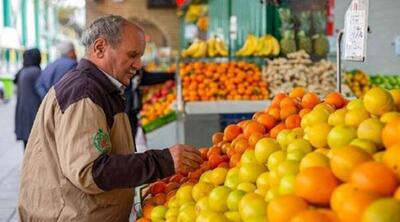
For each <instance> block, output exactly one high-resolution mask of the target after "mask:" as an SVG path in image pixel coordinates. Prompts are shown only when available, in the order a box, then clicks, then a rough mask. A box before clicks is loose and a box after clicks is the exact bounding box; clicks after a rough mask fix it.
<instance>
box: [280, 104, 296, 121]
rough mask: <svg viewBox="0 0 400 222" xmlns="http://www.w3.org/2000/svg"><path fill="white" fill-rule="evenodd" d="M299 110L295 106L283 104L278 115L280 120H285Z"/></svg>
mask: <svg viewBox="0 0 400 222" xmlns="http://www.w3.org/2000/svg"><path fill="white" fill-rule="evenodd" d="M298 112H299V110H298V109H297V107H296V106H293V105H289V106H284V107H282V108H281V110H280V113H279V116H280V119H281V120H285V119H286V118H288V117H289V116H290V115H293V114H297V113H298Z"/></svg>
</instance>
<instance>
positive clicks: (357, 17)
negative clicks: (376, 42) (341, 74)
mask: <svg viewBox="0 0 400 222" xmlns="http://www.w3.org/2000/svg"><path fill="white" fill-rule="evenodd" d="M367 29H368V1H367V0H364V1H358V0H353V2H352V3H351V5H350V7H349V9H348V10H347V12H346V17H345V24H344V59H345V60H350V61H359V62H363V61H364V60H365V57H366V53H367V33H368V30H367Z"/></svg>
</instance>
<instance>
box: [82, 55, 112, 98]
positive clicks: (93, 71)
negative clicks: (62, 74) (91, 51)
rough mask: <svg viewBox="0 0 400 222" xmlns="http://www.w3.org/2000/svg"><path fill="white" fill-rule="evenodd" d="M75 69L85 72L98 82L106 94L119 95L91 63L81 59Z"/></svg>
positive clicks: (104, 75) (107, 79)
mask: <svg viewBox="0 0 400 222" xmlns="http://www.w3.org/2000/svg"><path fill="white" fill-rule="evenodd" d="M77 69H79V70H87V71H88V72H89V73H90V74H91V75H92V76H93V77H94V79H95V80H96V81H98V82H99V83H100V84H101V85H102V86H103V87H104V89H105V90H106V91H107V92H108V93H120V89H118V88H117V87H116V86H115V85H114V84H113V83H112V82H111V81H110V79H109V78H107V76H106V74H104V73H103V72H102V71H101V70H100V69H99V68H98V67H97V66H96V65H95V64H94V63H93V62H91V61H90V60H88V59H81V60H80V61H79V63H78V66H77Z"/></svg>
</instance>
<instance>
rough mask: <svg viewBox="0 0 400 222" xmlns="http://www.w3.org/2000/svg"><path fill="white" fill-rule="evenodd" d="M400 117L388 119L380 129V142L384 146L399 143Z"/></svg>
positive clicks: (387, 146)
mask: <svg viewBox="0 0 400 222" xmlns="http://www.w3.org/2000/svg"><path fill="white" fill-rule="evenodd" d="M399 135H400V117H396V118H395V119H393V120H392V121H389V122H388V123H387V124H386V125H385V127H384V128H383V130H382V142H383V144H384V145H385V147H386V148H389V147H391V146H393V145H395V144H397V143H400V137H399Z"/></svg>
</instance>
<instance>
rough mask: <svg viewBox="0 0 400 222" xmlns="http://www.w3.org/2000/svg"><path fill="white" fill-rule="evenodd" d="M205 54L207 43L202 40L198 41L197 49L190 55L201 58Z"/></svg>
mask: <svg viewBox="0 0 400 222" xmlns="http://www.w3.org/2000/svg"><path fill="white" fill-rule="evenodd" d="M206 55H207V43H206V42H204V41H200V42H199V49H198V50H197V51H196V52H195V53H194V54H193V55H192V57H193V58H201V57H205V56H206Z"/></svg>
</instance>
